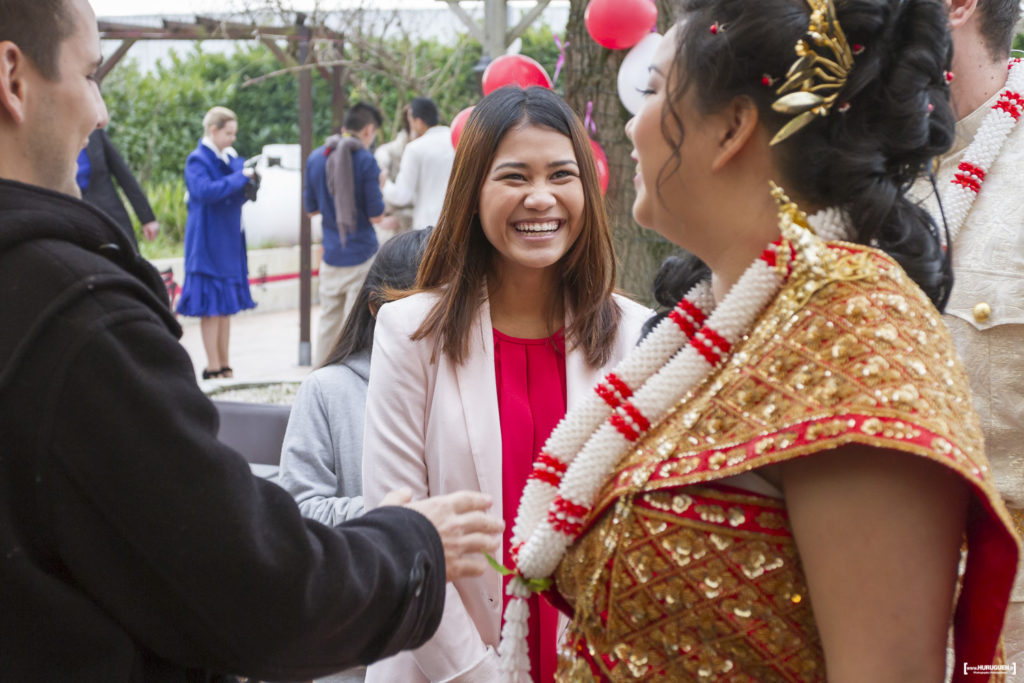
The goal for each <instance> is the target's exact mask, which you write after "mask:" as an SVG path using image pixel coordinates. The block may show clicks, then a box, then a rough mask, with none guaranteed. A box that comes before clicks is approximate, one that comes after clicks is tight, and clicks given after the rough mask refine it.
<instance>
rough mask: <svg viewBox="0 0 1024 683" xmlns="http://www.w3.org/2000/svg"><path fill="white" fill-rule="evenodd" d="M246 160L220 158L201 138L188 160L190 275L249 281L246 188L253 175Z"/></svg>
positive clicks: (187, 261)
mask: <svg viewBox="0 0 1024 683" xmlns="http://www.w3.org/2000/svg"><path fill="white" fill-rule="evenodd" d="M244 163H245V162H244V161H243V160H242V159H240V158H237V157H236V158H233V159H232V160H231V165H230V166H229V165H228V164H225V163H224V162H223V161H221V160H220V159H218V158H217V155H216V154H214V153H213V150H212V149H210V148H209V147H207V146H206V145H204V144H203V143H202V142H200V143H199V145H198V146H197V147H196V148H195V150H193V151H192V153H191V154H189V155H188V159H187V160H186V161H185V187H186V188H187V189H188V220H187V221H186V223H185V273H186V274H188V273H202V274H204V275H209V276H212V277H217V278H223V279H226V280H235V281H238V280H248V276H249V268H248V264H247V261H246V253H245V233H244V232H242V204H244V203H245V195H244V194H243V188H245V185H246V183H248V182H249V179H248V178H246V177H245V174H243V173H242V165H243V164H244Z"/></svg>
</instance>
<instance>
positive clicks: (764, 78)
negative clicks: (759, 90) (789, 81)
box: [761, 74, 779, 88]
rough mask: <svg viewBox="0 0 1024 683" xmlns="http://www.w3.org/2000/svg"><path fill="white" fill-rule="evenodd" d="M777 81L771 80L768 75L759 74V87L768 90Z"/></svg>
mask: <svg viewBox="0 0 1024 683" xmlns="http://www.w3.org/2000/svg"><path fill="white" fill-rule="evenodd" d="M777 80H779V79H777V78H772V77H771V76H770V75H769V74H761V85H763V86H764V87H766V88H770V87H772V86H773V85H775V82H776V81H777Z"/></svg>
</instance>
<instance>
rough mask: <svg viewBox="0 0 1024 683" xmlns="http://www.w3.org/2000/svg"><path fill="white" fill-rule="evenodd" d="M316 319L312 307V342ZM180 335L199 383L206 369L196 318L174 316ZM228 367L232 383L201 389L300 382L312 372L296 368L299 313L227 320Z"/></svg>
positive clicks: (211, 383)
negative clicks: (229, 385) (181, 331)
mask: <svg viewBox="0 0 1024 683" xmlns="http://www.w3.org/2000/svg"><path fill="white" fill-rule="evenodd" d="M319 316H320V312H319V308H318V307H316V306H314V307H313V310H312V312H311V314H310V318H311V325H312V330H311V335H310V338H311V339H316V323H317V320H318V318H319ZM178 320H179V322H181V325H182V328H184V334H183V335H182V337H181V343H182V345H183V346H184V347H185V350H187V351H188V354H189V356H191V357H192V366H193V367H194V368H195V369H196V378H197V379H199V378H200V377H201V374H202V370H203V368H204V367H206V353H205V352H204V351H203V340H202V337H201V336H200V333H199V318H187V317H184V316H178ZM231 367H232V368H234V370H235V378H234V379H233V380H227V381H224V380H207V381H202V380H200V382H202V384H203V386H217V385H218V384H228V383H240V382H247V381H251V382H263V381H276V380H301V379H302V378H303V377H305V376H306V375H307V374H308V373H309V371H310V370H311V369H312V368H310V367H308V366H307V367H303V366H300V365H299V310H298V308H295V309H290V310H286V311H273V312H270V313H260V312H259V309H258V308H257V309H254V310H252V311H246V312H244V313H240V314H238V315H236V316H234V317H233V318H232V319H231Z"/></svg>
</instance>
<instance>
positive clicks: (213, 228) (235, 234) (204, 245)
mask: <svg viewBox="0 0 1024 683" xmlns="http://www.w3.org/2000/svg"><path fill="white" fill-rule="evenodd" d="M203 130H204V131H205V134H204V135H203V138H202V140H200V141H199V144H198V145H197V146H196V148H195V150H193V151H192V153H191V154H189V155H188V159H187V160H186V161H185V187H186V188H187V190H188V221H187V222H186V223H185V284H184V285H183V286H182V290H181V299H180V300H179V301H178V313H181V314H182V315H190V316H198V317H200V318H202V320H201V322H200V330H201V332H202V336H203V347H204V348H205V349H206V368H205V369H204V370H203V379H210V378H212V377H231V376H232V371H231V367H230V365H229V364H228V342H229V339H230V329H231V328H230V325H231V318H230V316H232V315H234V314H235V313H238V312H239V311H242V310H245V309H247V308H253V307H254V306H255V305H256V304H255V303H254V302H253V300H252V296H251V295H250V294H249V266H248V260H247V258H246V251H245V232H244V231H243V230H242V204H244V203H245V201H246V197H245V186H246V185H247V184H248V183H249V180H250V176H251V170H250V169H247V168H243V160H242V159H240V158H239V157H238V154H237V152H235V150H234V148H233V147H231V144H232V143H233V142H234V141H235V136H236V135H237V134H238V118H237V117H236V116H235V113H234V112H233V111H231V110H230V109H227V108H226V107H214V108H213V109H211V110H210V111H208V112H207V113H206V116H204V117H203Z"/></svg>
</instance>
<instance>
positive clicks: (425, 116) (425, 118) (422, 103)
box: [409, 97, 440, 127]
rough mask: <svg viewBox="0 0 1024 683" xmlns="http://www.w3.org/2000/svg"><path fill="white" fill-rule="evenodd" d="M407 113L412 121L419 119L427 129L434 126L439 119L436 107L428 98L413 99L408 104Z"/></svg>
mask: <svg viewBox="0 0 1024 683" xmlns="http://www.w3.org/2000/svg"><path fill="white" fill-rule="evenodd" d="M409 113H410V114H412V117H413V118H414V119H419V120H420V121H422V122H423V123H425V124H427V126H428V127H430V126H436V125H437V121H438V119H439V118H440V117H439V115H438V113H437V105H436V104H434V100H432V99H430V98H429V97H414V98H413V100H412V102H410V103H409Z"/></svg>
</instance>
